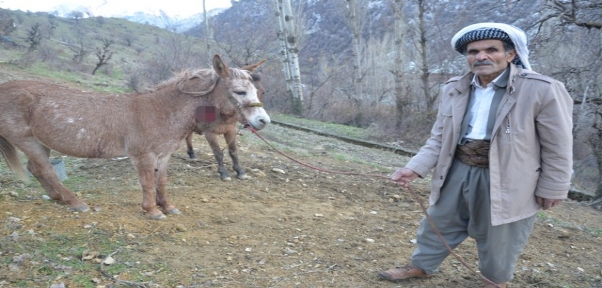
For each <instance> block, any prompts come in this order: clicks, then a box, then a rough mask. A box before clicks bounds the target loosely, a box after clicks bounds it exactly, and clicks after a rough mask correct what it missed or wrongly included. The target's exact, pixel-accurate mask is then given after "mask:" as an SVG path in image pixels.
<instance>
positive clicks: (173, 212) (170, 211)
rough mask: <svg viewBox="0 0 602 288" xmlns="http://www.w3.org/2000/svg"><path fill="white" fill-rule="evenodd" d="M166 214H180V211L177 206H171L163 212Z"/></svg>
mask: <svg viewBox="0 0 602 288" xmlns="http://www.w3.org/2000/svg"><path fill="white" fill-rule="evenodd" d="M165 213H166V214H171V215H179V214H182V212H180V210H179V209H178V208H173V209H171V210H169V211H167V212H165Z"/></svg>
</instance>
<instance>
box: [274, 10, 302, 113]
mask: <svg viewBox="0 0 602 288" xmlns="http://www.w3.org/2000/svg"><path fill="white" fill-rule="evenodd" d="M275 4H276V9H277V13H276V16H277V17H278V23H279V25H280V34H279V35H278V36H279V38H280V41H281V43H282V44H281V45H282V55H281V56H282V59H283V60H282V63H283V66H284V67H283V70H284V74H285V77H286V79H287V90H288V91H289V92H290V93H291V96H292V102H293V103H292V110H293V113H294V114H296V115H302V114H303V89H302V84H301V69H299V48H298V43H297V42H298V37H297V30H296V27H295V23H294V21H293V11H292V8H291V2H290V0H275Z"/></svg>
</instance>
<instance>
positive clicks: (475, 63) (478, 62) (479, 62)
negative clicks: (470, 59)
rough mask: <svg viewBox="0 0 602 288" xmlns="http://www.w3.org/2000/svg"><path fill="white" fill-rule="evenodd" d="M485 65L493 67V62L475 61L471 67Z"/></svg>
mask: <svg viewBox="0 0 602 288" xmlns="http://www.w3.org/2000/svg"><path fill="white" fill-rule="evenodd" d="M485 65H493V61H490V60H483V61H476V62H474V63H472V67H477V66H485Z"/></svg>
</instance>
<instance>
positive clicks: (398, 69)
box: [389, 0, 410, 128]
mask: <svg viewBox="0 0 602 288" xmlns="http://www.w3.org/2000/svg"><path fill="white" fill-rule="evenodd" d="M389 6H390V7H391V10H392V11H393V15H394V19H395V24H394V33H395V45H394V51H395V67H394V69H393V70H391V73H392V74H393V75H394V76H395V112H396V114H397V115H395V126H396V127H397V128H401V124H402V123H403V119H404V117H406V113H405V112H406V111H405V110H406V107H407V106H408V105H409V102H410V95H408V91H407V90H406V85H405V83H404V77H403V75H404V61H403V60H404V52H403V51H404V49H403V47H404V40H405V35H406V29H407V27H406V23H405V19H404V18H403V6H404V1H403V0H389Z"/></svg>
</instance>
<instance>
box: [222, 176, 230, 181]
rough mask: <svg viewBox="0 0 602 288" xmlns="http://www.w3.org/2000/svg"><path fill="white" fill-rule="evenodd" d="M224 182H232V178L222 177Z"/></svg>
mask: <svg viewBox="0 0 602 288" xmlns="http://www.w3.org/2000/svg"><path fill="white" fill-rule="evenodd" d="M222 181H232V178H230V176H226V177H222Z"/></svg>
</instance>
